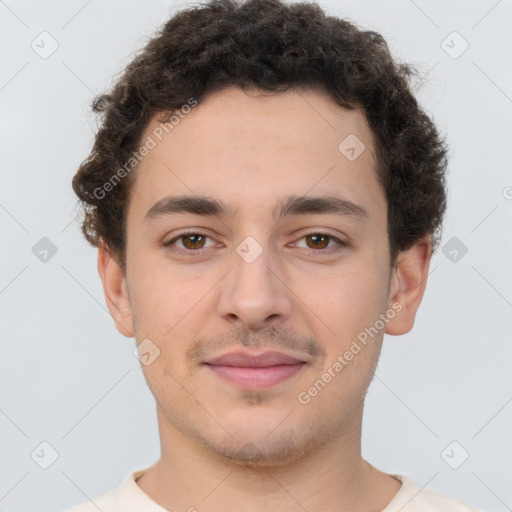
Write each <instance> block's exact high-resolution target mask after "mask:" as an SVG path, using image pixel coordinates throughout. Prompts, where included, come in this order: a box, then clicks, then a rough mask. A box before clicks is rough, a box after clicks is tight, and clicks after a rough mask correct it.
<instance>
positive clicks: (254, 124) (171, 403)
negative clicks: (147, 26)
mask: <svg viewBox="0 0 512 512" xmlns="http://www.w3.org/2000/svg"><path fill="white" fill-rule="evenodd" d="M411 72H412V69H411V68H410V67H408V66H406V65H398V64H396V63H395V62H394V61H393V59H392V57H391V55H390V54H389V51H388V48H387V46H386V43H385V42H384V40H383V39H382V37H381V36H380V35H379V34H377V33H375V32H368V31H367V32H365V31H362V30H360V29H358V28H357V27H355V26H354V25H352V24H350V23H348V22H347V21H344V20H340V19H337V18H332V17H327V16H326V15H325V14H324V13H323V11H322V10H321V9H320V7H318V6H317V5H315V4H295V5H294V4H285V3H281V2H280V1H279V0H250V1H248V2H246V3H236V2H235V1H234V0H214V1H212V2H210V3H207V4H204V5H202V6H198V7H195V8H190V9H188V10H184V11H182V12H179V13H177V14H176V15H175V16H174V17H173V18H172V19H170V20H169V21H168V22H167V23H166V24H165V25H164V26H163V27H162V29H161V31H160V32H159V33H158V34H157V35H156V36H155V37H154V38H153V39H152V40H151V41H150V42H149V43H148V44H147V46H146V47H145V48H144V50H143V51H142V52H141V53H140V54H139V55H138V56H137V57H136V58H135V59H134V61H133V62H132V63H131V64H130V65H129V66H128V67H127V70H126V72H125V74H124V76H123V77H122V78H121V79H120V80H119V82H118V83H117V84H116V85H115V87H114V88H113V90H112V91H111V92H110V93H109V94H106V95H103V96H101V97H99V98H97V100H96V101H95V103H94V108H95V110H96V111H97V112H101V113H103V121H102V126H101V128H100V130H99V132H98V134H97V136H96V141H95V144H94V148H93V150H92V153H91V155H90V157H89V158H88V159H87V160H86V161H85V162H84V163H83V164H82V166H81V167H80V169H79V171H78V172H77V174H76V176H75V177H74V179H73V188H74V190H75V192H76V193H77V195H78V197H79V198H80V200H81V201H82V203H83V206H84V212H85V218H84V221H83V232H84V235H85V236H86V238H87V239H88V240H89V242H91V243H92V244H93V245H94V246H97V247H98V270H99V273H100V276H101V280H102V283H103V287H104V292H105V298H106V302H107V305H108V308H109V310H110V312H111V314H112V317H113V319H114V322H115V324H116V326H117V328H118V330H119V331H120V332H121V333H122V334H123V335H125V336H127V337H135V338H136V341H137V346H138V350H139V357H140V361H141V366H142V369H143V371H144V375H145V378H146V381H147V383H148V386H149V388H150V389H151V391H152V393H153V395H154V397H155V400H156V404H157V417H158V425H159V433H160V441H161V458H160V460H159V461H158V462H156V463H155V464H154V465H153V466H152V467H150V468H146V469H141V470H138V471H135V472H133V473H131V474H130V475H128V476H127V477H126V478H125V480H124V482H123V483H122V485H121V486H120V487H119V488H118V489H115V490H113V491H110V492H109V493H107V494H105V495H103V496H100V497H98V498H96V499H94V500H93V503H85V504H83V505H81V506H78V507H75V508H73V509H72V510H73V512H86V511H92V510H95V511H96V510H98V509H100V510H102V511H103V512H128V511H137V512H150V511H163V510H172V511H178V510H188V511H194V510H198V511H200V512H203V511H204V512H213V511H226V510H244V511H247V512H253V511H267V510H276V511H280V512H288V511H289V512H292V511H304V510H307V511H318V510H323V511H332V512H334V511H339V512H341V511H351V512H354V511H361V512H363V511H365V512H366V511H368V512H369V511H385V512H398V511H399V510H405V511H407V512H414V511H417V512H419V511H427V510H429V511H430V510H431V511H436V512H442V511H470V510H476V509H474V508H471V507H469V506H468V505H466V504H464V503H463V502H461V501H459V500H457V499H454V498H451V497H448V496H444V495H442V494H439V493H436V492H433V491H428V490H421V489H420V487H419V486H418V485H417V484H416V483H415V482H413V481H412V480H411V479H409V478H408V477H407V476H405V475H390V474H386V473H384V472H382V471H380V470H379V469H377V468H375V467H374V466H372V465H371V464H370V463H368V462H366V461H365V460H363V459H362V457H361V424H362V415H363V405H364V398H365V394H366V392H367V389H368V386H369V384H370V382H371V380H372V378H373V375H374V371H375V367H376V365H377V361H378V358H379V353H380V349H381V345H382V339H383V335H384V333H387V334H391V335H399V334H404V333H407V332H409V331H410V330H411V329H412V327H413V324H414V318H415V314H416V311H417V309H418V307H419V305H420V302H421V299H422V296H423V293H424V290H425V286H426V282H427V275H428V269H429V263H430V259H431V256H432V253H433V251H434V250H435V249H436V247H437V244H438V241H439V237H440V228H441V222H442V218H443V214H444V211H445V207H446V194H445V170H446V165H447V157H446V147H445V144H444V141H443V140H442V139H441V138H440V136H439V135H438V132H437V130H436V128H435V126H434V125H433V124H432V122H431V120H430V119H429V118H428V117H427V115H426V114H425V113H424V112H423V111H422V110H421V108H420V107H419V106H418V104H417V102H416V100H415V99H414V97H413V96H412V94H411V92H410V89H409V86H408V80H407V79H408V76H409V75H410V74H411Z"/></svg>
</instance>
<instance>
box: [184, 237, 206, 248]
mask: <svg viewBox="0 0 512 512" xmlns="http://www.w3.org/2000/svg"><path fill="white" fill-rule="evenodd" d="M180 238H181V239H182V240H183V246H184V247H186V248H187V249H202V248H203V246H204V239H205V237H204V236H203V235H200V234H198V233H192V234H190V235H183V236H181V237H180Z"/></svg>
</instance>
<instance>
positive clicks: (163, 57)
mask: <svg viewBox="0 0 512 512" xmlns="http://www.w3.org/2000/svg"><path fill="white" fill-rule="evenodd" d="M411 75H418V72H417V70H416V69H415V68H414V67H412V66H411V65H409V64H403V63H397V62H395V61H394V59H393V58H392V56H391V54H390V51H389V48H388V45H387V43H386V41H385V40H384V39H383V37H382V36H381V35H380V34H379V33H377V32H374V31H364V30H361V29H360V28H358V27H356V26H355V25H354V24H352V23H350V22H349V21H347V20H344V19H339V18H336V17H333V16H327V15H326V14H325V12H324V11H323V10H322V9H321V8H320V7H319V5H318V4H316V3H290V4H286V3H284V2H282V1H281V0H247V1H245V2H243V3H241V2H239V1H237V0H210V1H208V2H207V3H203V4H198V5H191V6H189V8H188V9H186V10H182V11H179V12H177V13H176V14H174V16H172V18H170V19H169V20H168V21H167V22H166V23H165V24H164V25H163V26H162V27H161V28H160V29H159V31H158V32H157V33H156V34H155V35H154V37H153V38H152V39H151V40H149V42H148V43H147V45H146V46H145V47H144V48H143V49H142V50H141V51H140V52H139V53H138V54H137V55H136V56H135V58H134V59H133V61H132V62H131V63H130V64H129V65H128V66H127V68H126V70H124V73H123V74H122V76H121V77H120V79H119V80H118V81H117V83H116V84H115V85H114V86H113V87H112V88H111V90H110V91H109V92H108V93H105V94H100V95H98V96H97V97H96V98H95V99H94V101H93V104H92V108H93V111H94V112H95V113H98V114H101V126H100V129H99V130H98V132H97V134H96V137H95V141H94V145H93V148H92V151H91V153H90V155H89V157H88V158H87V159H86V160H84V161H83V162H82V164H81V165H80V168H79V169H78V171H77V173H76V175H75V176H74V178H73V182H72V184H73V190H74V191H75V193H76V194H77V196H78V198H79V203H80V206H81V209H82V214H83V219H82V232H83V234H84V235H85V237H86V239H87V240H88V241H89V242H90V243H91V244H92V245H93V246H95V247H98V245H99V244H100V243H104V244H105V246H106V247H107V248H108V249H109V251H110V252H111V253H112V254H113V255H114V256H115V257H116V259H117V261H118V262H119V264H120V265H121V267H122V268H123V270H125V269H126V213H127V212H126V208H127V204H128V200H129V193H130V188H131V184H132V183H133V176H134V172H131V173H128V174H127V176H126V178H123V179H122V180H120V181H119V183H115V185H116V186H112V187H109V190H108V194H105V193H102V194H101V195H100V194H98V193H97V191H98V190H99V189H101V190H105V187H104V185H105V184H106V183H107V182H109V180H110V181H112V177H113V176H114V174H115V173H116V171H118V170H119V169H120V168H121V166H123V165H125V163H126V162H127V161H128V160H129V159H130V158H131V156H132V155H133V153H134V152H135V151H136V150H137V148H138V145H139V144H140V138H141V135H142V133H143V131H144V130H145V128H146V127H147V125H148V124H149V121H150V120H151V118H152V116H153V115H155V114H162V113H164V114H169V113H171V115H172V113H173V112H175V111H176V110H177V109H180V108H181V107H182V106H183V105H186V104H187V102H189V100H190V98H193V99H194V100H195V101H197V103H200V102H201V101H203V100H204V99H205V98H206V97H207V96H208V95H210V94H212V93H214V92H215V91H219V90H221V89H223V88H226V87H229V86H236V87H239V88H241V89H243V90H245V89H248V88H254V87H257V88H259V89H262V90H265V91H275V92H278V93H279V92H284V91H286V90H289V89H300V88H305V89H313V90H323V91H325V92H327V93H328V94H329V96H330V97H331V98H333V99H334V100H335V101H336V102H337V103H338V104H339V105H341V106H342V107H345V108H347V109H354V108H360V109H361V110H362V111H363V112H364V114H365V118H366V120H367V122H368V124H369V126H370V128H371V130H372V132H373V134H374V138H375V140H376V148H375V150H376V155H377V160H378V169H377V176H378V180H379V182H380V184H381V186H382V187H383V190H384V192H385V196H386V200H387V208H388V237H389V248H390V261H391V263H392V264H394V263H395V262H396V257H397V255H398V253H399V252H400V251H403V250H406V249H408V248H410V247H411V246H412V245H413V244H414V243H415V242H417V241H419V240H420V239H421V238H423V237H424V236H425V235H430V236H431V239H432V247H433V251H435V250H436V248H437V246H438V243H439V239H440V236H441V224H442V219H443V216H444V213H445V210H446V186H445V182H446V178H445V171H446V167H447V161H448V158H447V146H446V143H445V141H444V140H443V139H442V138H441V137H440V135H439V133H438V130H437V129H436V127H435V125H434V124H433V122H432V121H431V119H430V118H429V117H428V115H427V114H426V113H425V112H424V111H423V110H422V109H421V108H420V106H419V105H418V102H417V101H416V99H415V97H414V96H413V94H412V92H411V88H410V85H409V83H410V77H411ZM102 187H103V188H102ZM95 191H96V192H95Z"/></svg>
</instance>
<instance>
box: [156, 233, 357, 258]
mask: <svg viewBox="0 0 512 512" xmlns="http://www.w3.org/2000/svg"><path fill="white" fill-rule="evenodd" d="M189 235H199V236H204V237H206V238H210V239H211V240H213V239H212V238H211V237H210V236H208V235H207V234H205V233H202V232H201V231H186V232H183V233H181V234H179V235H178V236H176V237H174V238H172V239H171V240H169V241H168V242H164V243H163V244H162V245H163V246H164V247H169V248H172V244H173V243H175V242H176V241H178V240H180V239H182V238H185V237H186V236H189ZM311 235H320V236H326V237H328V238H329V239H330V240H333V241H335V242H336V243H337V247H336V246H335V247H329V248H327V249H305V250H306V251H307V252H308V253H331V252H332V250H333V249H334V250H335V251H338V250H341V249H343V248H345V247H348V244H347V243H345V242H343V241H342V240H340V239H339V238H337V237H335V236H333V235H330V234H329V233H324V232H322V231H311V232H310V233H306V234H305V235H303V236H301V237H300V238H299V240H302V239H303V238H306V237H307V236H311ZM206 249H208V247H207V248H206ZM176 250H177V251H178V252H182V253H187V254H191V253H201V251H202V250H204V249H182V248H177V249H176Z"/></svg>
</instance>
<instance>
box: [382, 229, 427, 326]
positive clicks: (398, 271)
mask: <svg viewBox="0 0 512 512" xmlns="http://www.w3.org/2000/svg"><path fill="white" fill-rule="evenodd" d="M431 257H432V241H431V239H430V236H425V237H424V238H422V239H421V240H419V241H418V242H416V243H415V244H414V245H413V246H412V247H411V248H410V249H407V250H405V251H402V252H400V253H399V254H398V258H397V263H396V265H395V268H394V269H393V271H392V274H391V281H390V288H389V289H390V293H389V302H388V307H389V308H392V309H393V310H395V311H396V312H397V313H396V315H395V316H394V317H393V318H392V319H390V320H389V321H388V323H387V324H386V330H385V333H386V334H391V335H395V336H396V335H399V334H406V333H408V332H409V331H410V330H411V329H412V328H413V326H414V319H415V316H416V311H417V310H418V308H419V306H420V303H421V299H422V298H423V293H424V292H425V287H426V286H427V277H428V269H429V265H430V259H431ZM393 305H394V306H393Z"/></svg>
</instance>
